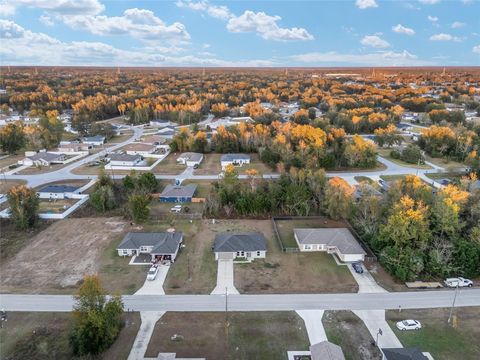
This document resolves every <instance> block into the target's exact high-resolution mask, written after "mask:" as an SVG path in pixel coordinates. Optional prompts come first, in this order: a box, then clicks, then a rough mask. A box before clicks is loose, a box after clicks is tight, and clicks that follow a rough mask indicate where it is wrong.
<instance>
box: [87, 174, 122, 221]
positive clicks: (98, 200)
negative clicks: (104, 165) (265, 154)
mask: <svg viewBox="0 0 480 360" xmlns="http://www.w3.org/2000/svg"><path fill="white" fill-rule="evenodd" d="M90 204H91V205H92V206H93V207H94V208H95V210H97V211H98V212H101V213H104V212H106V211H108V210H111V209H114V208H115V206H116V198H115V192H114V188H113V180H112V179H111V178H110V176H108V175H107V174H106V173H105V170H104V169H101V170H100V174H99V175H98V181H97V182H96V183H95V187H94V189H93V192H92V194H90Z"/></svg>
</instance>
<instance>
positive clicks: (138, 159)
mask: <svg viewBox="0 0 480 360" xmlns="http://www.w3.org/2000/svg"><path fill="white" fill-rule="evenodd" d="M107 159H108V161H109V162H110V166H140V165H142V163H143V157H142V156H141V155H130V154H119V153H113V154H109V155H108V156H107Z"/></svg>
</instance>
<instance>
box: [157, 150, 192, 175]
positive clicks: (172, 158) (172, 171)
mask: <svg viewBox="0 0 480 360" xmlns="http://www.w3.org/2000/svg"><path fill="white" fill-rule="evenodd" d="M179 155H180V154H179V153H178V154H169V155H168V156H167V157H166V158H165V159H163V160H162V161H160V163H159V164H158V165H157V166H155V167H154V168H153V170H152V172H153V173H154V174H166V175H178V174H181V173H182V172H183V171H185V169H186V166H185V165H181V164H178V163H177V157H178V156H179Z"/></svg>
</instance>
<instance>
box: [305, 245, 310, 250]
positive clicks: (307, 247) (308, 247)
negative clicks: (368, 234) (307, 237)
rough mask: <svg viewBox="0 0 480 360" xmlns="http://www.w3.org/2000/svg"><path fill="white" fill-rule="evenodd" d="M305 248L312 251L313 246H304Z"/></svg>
mask: <svg viewBox="0 0 480 360" xmlns="http://www.w3.org/2000/svg"><path fill="white" fill-rule="evenodd" d="M303 248H304V249H305V250H312V246H311V245H304V246H303Z"/></svg>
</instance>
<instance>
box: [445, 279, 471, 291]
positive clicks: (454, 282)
mask: <svg viewBox="0 0 480 360" xmlns="http://www.w3.org/2000/svg"><path fill="white" fill-rule="evenodd" d="M445 286H447V287H453V288H454V287H457V286H458V287H466V286H468V287H472V286H473V281H472V280H469V279H465V278H462V277H458V278H448V279H445Z"/></svg>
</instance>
